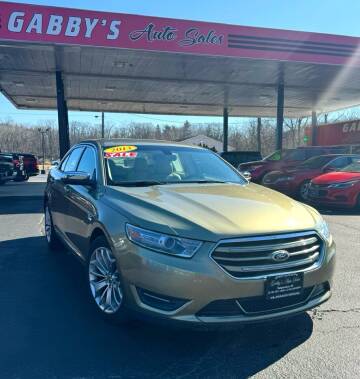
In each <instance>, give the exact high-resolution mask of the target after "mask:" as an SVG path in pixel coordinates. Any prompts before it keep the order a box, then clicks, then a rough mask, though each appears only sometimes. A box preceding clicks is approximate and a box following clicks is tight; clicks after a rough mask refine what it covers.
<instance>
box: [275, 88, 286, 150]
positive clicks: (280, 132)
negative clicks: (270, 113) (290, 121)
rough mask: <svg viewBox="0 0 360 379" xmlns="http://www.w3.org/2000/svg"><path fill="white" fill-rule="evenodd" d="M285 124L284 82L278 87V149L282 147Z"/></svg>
mask: <svg viewBox="0 0 360 379" xmlns="http://www.w3.org/2000/svg"><path fill="white" fill-rule="evenodd" d="M283 126H284V83H282V82H281V83H279V85H278V88H277V108H276V149H277V150H281V149H282V140H283Z"/></svg>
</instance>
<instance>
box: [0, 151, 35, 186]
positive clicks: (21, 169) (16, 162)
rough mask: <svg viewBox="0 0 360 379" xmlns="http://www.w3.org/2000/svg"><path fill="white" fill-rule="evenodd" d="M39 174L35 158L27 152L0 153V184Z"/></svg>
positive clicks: (26, 178) (22, 179)
mask: <svg viewBox="0 0 360 379" xmlns="http://www.w3.org/2000/svg"><path fill="white" fill-rule="evenodd" d="M38 174H39V167H38V161H37V158H36V157H35V156H34V155H32V154H27V153H0V185H3V184H5V183H6V182H8V181H10V180H14V181H24V180H28V179H29V177H30V176H35V175H38Z"/></svg>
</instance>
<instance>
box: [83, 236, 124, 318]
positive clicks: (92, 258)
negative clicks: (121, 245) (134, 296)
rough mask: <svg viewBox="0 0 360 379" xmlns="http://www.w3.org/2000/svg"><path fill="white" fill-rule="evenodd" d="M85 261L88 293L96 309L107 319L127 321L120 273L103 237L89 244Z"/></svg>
mask: <svg viewBox="0 0 360 379" xmlns="http://www.w3.org/2000/svg"><path fill="white" fill-rule="evenodd" d="M87 263H88V264H87V267H88V280H89V289H90V295H91V298H92V301H93V303H94V304H95V305H96V308H97V310H98V311H99V312H100V313H101V314H102V315H103V316H104V317H105V318H107V319H108V320H109V321H115V322H120V323H124V322H126V321H128V320H129V319H130V317H129V312H128V310H127V309H126V307H125V294H124V290H123V283H122V278H121V274H120V272H119V270H118V267H117V262H116V259H115V257H114V255H113V253H112V251H111V248H110V246H109V244H108V242H107V240H106V238H105V237H103V236H100V237H98V238H96V239H95V240H94V242H93V243H92V244H91V247H90V254H89V257H88V262H87Z"/></svg>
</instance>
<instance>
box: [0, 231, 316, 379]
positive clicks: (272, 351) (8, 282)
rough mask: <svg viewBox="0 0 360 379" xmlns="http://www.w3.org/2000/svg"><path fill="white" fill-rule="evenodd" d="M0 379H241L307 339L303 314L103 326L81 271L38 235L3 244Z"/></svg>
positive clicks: (308, 327) (0, 256) (308, 333)
mask: <svg viewBox="0 0 360 379" xmlns="http://www.w3.org/2000/svg"><path fill="white" fill-rule="evenodd" d="M0 276H1V278H2V286H0V301H1V309H2V311H1V313H0V325H1V329H0V356H1V362H2V363H1V377H20V378H40V377H56V378H63V377H85V378H87V377H91V378H109V377H112V378H120V377H121V378H122V377H124V378H130V377H131V378H153V377H156V378H173V377H182V378H183V377H189V378H197V377H201V378H204V377H208V378H210V377H211V378H224V377H233V378H235V377H236V378H244V377H248V376H251V375H253V374H255V373H257V372H259V371H261V370H263V369H265V368H266V367H268V366H269V365H271V364H273V363H274V362H276V361H278V360H279V359H280V358H282V357H283V356H284V355H286V354H287V353H288V352H289V351H291V350H292V349H294V348H296V347H297V346H299V345H300V344H302V343H303V342H305V341H306V340H307V339H308V338H309V337H310V336H311V334H312V329H313V324H312V320H311V318H310V317H309V316H308V315H307V314H304V315H300V316H297V317H295V318H293V319H290V320H286V321H282V322H279V323H276V324H269V323H267V324H259V325H252V326H246V327H244V328H242V329H239V330H236V331H234V330H232V331H212V332H199V331H193V330H187V329H185V330H184V329H181V330H174V329H170V328H167V327H162V326H159V325H152V324H147V323H141V322H134V323H133V324H131V326H127V327H121V326H117V325H112V324H107V323H106V322H105V321H104V320H103V318H102V317H101V315H98V314H97V313H96V312H94V309H93V305H92V304H91V303H90V302H89V301H88V294H87V287H86V285H87V283H86V280H85V276H84V270H83V267H82V266H81V265H80V263H78V261H77V260H76V259H75V258H73V257H72V256H70V255H69V254H67V253H65V252H60V253H52V252H49V251H48V250H47V247H46V242H45V239H44V238H43V237H32V238H22V239H17V240H12V241H5V242H2V243H0Z"/></svg>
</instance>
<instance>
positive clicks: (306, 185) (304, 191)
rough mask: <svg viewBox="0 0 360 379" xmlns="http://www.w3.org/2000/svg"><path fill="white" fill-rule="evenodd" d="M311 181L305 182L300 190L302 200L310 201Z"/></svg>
mask: <svg viewBox="0 0 360 379" xmlns="http://www.w3.org/2000/svg"><path fill="white" fill-rule="evenodd" d="M309 186H310V180H304V181H303V182H302V183H301V185H300V188H299V197H300V200H302V201H306V200H307V199H308V192H309Z"/></svg>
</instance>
